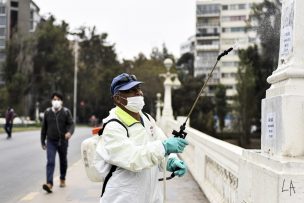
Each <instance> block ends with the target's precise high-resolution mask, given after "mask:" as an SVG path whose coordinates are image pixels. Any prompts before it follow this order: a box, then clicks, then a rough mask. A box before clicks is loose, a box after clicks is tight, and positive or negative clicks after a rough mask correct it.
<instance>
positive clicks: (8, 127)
mask: <svg viewBox="0 0 304 203" xmlns="http://www.w3.org/2000/svg"><path fill="white" fill-rule="evenodd" d="M12 128H13V124H12V123H5V126H4V130H5V132H6V133H7V138H11V137H12Z"/></svg>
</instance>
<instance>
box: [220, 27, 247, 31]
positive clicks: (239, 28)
mask: <svg viewBox="0 0 304 203" xmlns="http://www.w3.org/2000/svg"><path fill="white" fill-rule="evenodd" d="M222 32H245V28H244V27H231V28H222Z"/></svg>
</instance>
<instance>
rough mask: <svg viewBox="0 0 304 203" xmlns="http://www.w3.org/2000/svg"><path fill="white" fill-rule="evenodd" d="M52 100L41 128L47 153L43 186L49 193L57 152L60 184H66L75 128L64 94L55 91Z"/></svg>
mask: <svg viewBox="0 0 304 203" xmlns="http://www.w3.org/2000/svg"><path fill="white" fill-rule="evenodd" d="M51 100H52V101H51V102H52V107H49V108H47V109H46V110H45V112H44V116H43V121H42V128H41V146H42V149H43V150H46V155H47V164H46V184H43V185H42V188H43V189H44V190H45V191H47V192H48V193H51V192H52V187H53V175H54V169H55V158H56V152H58V155H59V160H60V162H59V164H60V184H59V186H60V187H65V186H66V183H65V180H66V172H67V168H68V161H67V152H68V145H69V139H70V138H71V136H72V134H73V132H74V128H75V126H74V122H73V118H72V114H71V111H70V110H69V109H68V108H66V107H63V97H62V95H61V94H60V93H57V92H55V93H53V94H52V96H51ZM45 141H46V142H45Z"/></svg>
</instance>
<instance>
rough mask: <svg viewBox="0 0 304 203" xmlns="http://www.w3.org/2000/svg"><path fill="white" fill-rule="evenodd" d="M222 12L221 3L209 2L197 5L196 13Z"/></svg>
mask: <svg viewBox="0 0 304 203" xmlns="http://www.w3.org/2000/svg"><path fill="white" fill-rule="evenodd" d="M219 12H220V5H219V4H208V5H197V7H196V14H198V15H204V14H216V13H219Z"/></svg>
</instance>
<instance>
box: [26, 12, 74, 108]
mask: <svg viewBox="0 0 304 203" xmlns="http://www.w3.org/2000/svg"><path fill="white" fill-rule="evenodd" d="M55 21H56V19H55V18H54V17H53V16H50V17H49V18H48V19H46V20H44V21H42V22H41V23H40V24H39V25H38V27H37V30H36V31H35V33H34V38H35V47H36V50H35V54H34V56H33V76H32V83H31V84H32V85H31V94H32V95H33V101H39V102H40V104H41V109H42V110H43V109H45V108H46V107H47V106H49V101H50V95H51V93H52V92H53V91H58V92H61V93H62V94H63V95H64V96H65V105H66V106H68V107H70V108H71V107H72V98H73V75H74V57H73V54H72V47H71V45H70V42H69V40H68V39H67V35H68V24H67V23H65V22H64V21H62V22H61V24H59V25H57V24H56V23H55ZM32 107H33V105H32Z"/></svg>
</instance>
